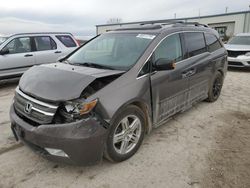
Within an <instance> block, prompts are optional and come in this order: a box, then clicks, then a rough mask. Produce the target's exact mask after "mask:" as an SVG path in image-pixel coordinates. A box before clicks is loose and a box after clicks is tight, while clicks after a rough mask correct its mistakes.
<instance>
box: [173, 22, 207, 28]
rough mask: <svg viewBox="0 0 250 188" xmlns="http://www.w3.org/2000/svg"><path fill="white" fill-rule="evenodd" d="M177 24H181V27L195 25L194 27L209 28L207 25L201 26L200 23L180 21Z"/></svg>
mask: <svg viewBox="0 0 250 188" xmlns="http://www.w3.org/2000/svg"><path fill="white" fill-rule="evenodd" d="M176 24H180V25H194V26H203V27H208V25H206V24H201V23H199V22H184V21H179V23H176Z"/></svg>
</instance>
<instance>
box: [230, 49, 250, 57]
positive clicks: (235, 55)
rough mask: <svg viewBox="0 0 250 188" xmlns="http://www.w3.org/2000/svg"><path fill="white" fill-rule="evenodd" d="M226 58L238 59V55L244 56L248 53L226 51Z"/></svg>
mask: <svg viewBox="0 0 250 188" xmlns="http://www.w3.org/2000/svg"><path fill="white" fill-rule="evenodd" d="M227 52H228V57H238V56H239V55H245V54H246V53H247V52H248V51H231V50H228V51H227Z"/></svg>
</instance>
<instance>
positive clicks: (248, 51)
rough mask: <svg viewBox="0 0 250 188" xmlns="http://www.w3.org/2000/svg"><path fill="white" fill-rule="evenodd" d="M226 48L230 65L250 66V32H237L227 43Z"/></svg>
mask: <svg viewBox="0 0 250 188" xmlns="http://www.w3.org/2000/svg"><path fill="white" fill-rule="evenodd" d="M225 48H226V49H227V52H228V66H229V67H245V68H247V67H250V33H240V34H237V35H236V36H234V37H232V38H231V39H230V40H229V41H228V43H227V44H225Z"/></svg>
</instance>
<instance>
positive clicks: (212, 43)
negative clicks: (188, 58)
mask: <svg viewBox="0 0 250 188" xmlns="http://www.w3.org/2000/svg"><path fill="white" fill-rule="evenodd" d="M205 38H206V43H207V47H208V51H209V52H214V51H216V50H218V49H220V48H221V47H222V46H221V43H220V41H219V39H218V38H217V37H216V36H215V35H213V34H210V33H205Z"/></svg>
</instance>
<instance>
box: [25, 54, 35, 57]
mask: <svg viewBox="0 0 250 188" xmlns="http://www.w3.org/2000/svg"><path fill="white" fill-rule="evenodd" d="M32 56H33V54H25V55H24V57H32Z"/></svg>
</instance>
